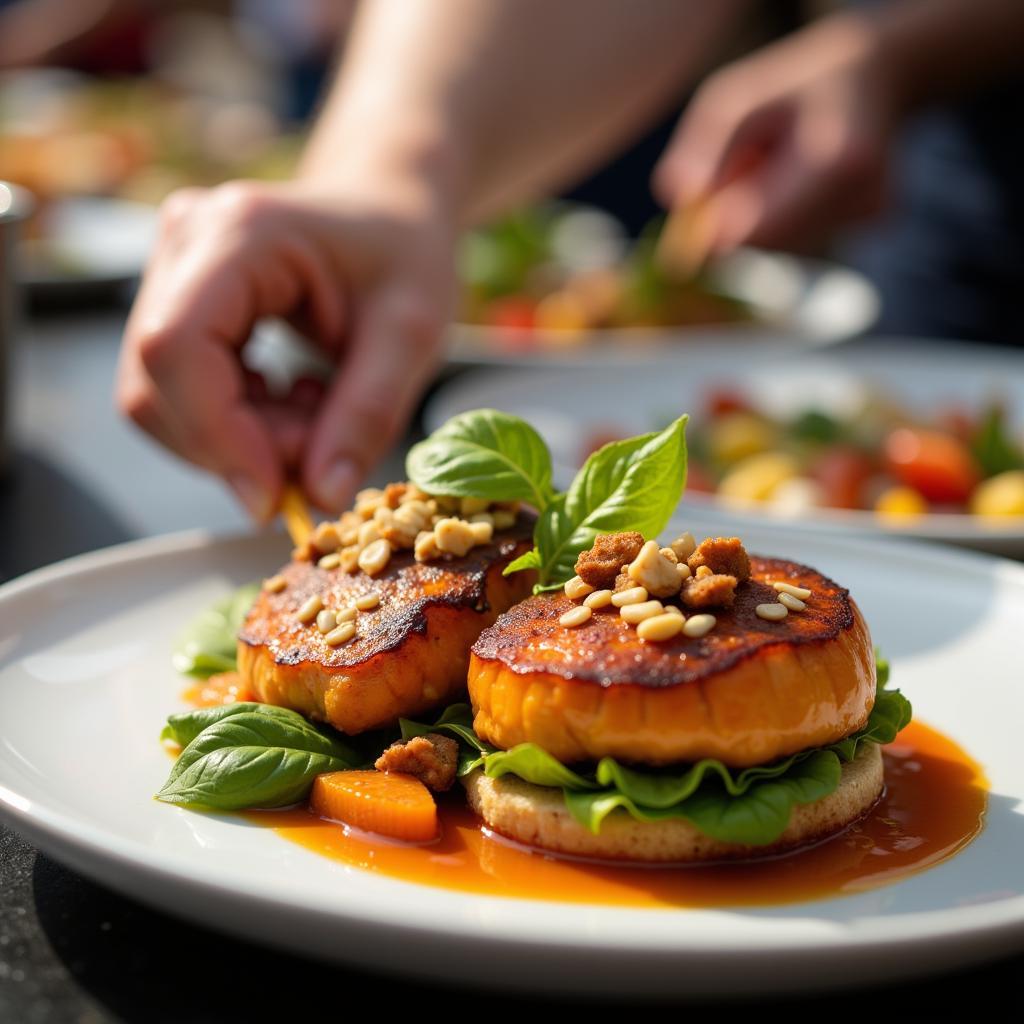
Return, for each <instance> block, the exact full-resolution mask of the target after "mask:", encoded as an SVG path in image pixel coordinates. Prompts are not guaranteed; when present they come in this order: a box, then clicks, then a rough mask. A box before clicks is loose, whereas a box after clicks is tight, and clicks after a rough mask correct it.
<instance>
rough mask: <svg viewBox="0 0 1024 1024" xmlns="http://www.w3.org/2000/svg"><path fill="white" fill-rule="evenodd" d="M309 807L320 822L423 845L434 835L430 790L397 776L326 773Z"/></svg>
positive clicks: (434, 809) (434, 814)
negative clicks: (327, 820)
mask: <svg viewBox="0 0 1024 1024" xmlns="http://www.w3.org/2000/svg"><path fill="white" fill-rule="evenodd" d="M309 802H310V806H311V807H312V808H313V811H314V812H315V813H316V814H319V815H320V817H322V818H330V819H331V820H332V821H340V822H342V823H343V824H345V825H352V826H353V827H354V828H359V829H362V830H363V831H365V832H376V833H378V834H379V835H382V836H390V837H391V838H393V839H405V840H407V841H409V842H414V843H422V842H427V841H428V840H430V839H433V838H434V837H435V836H436V835H437V805H436V804H435V803H434V798H433V797H432V796H431V795H430V790H429V789H427V787H426V786H424V785H423V783H422V782H420V780H419V779H414V778H413V777H412V776H411V775H400V774H398V773H397V772H377V771H353V772H328V773H326V774H325V775H318V776H317V777H316V779H315V780H314V782H313V793H312V795H311V796H310V800H309Z"/></svg>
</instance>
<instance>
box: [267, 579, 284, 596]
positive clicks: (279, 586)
mask: <svg viewBox="0 0 1024 1024" xmlns="http://www.w3.org/2000/svg"><path fill="white" fill-rule="evenodd" d="M287 586H288V581H287V580H286V579H285V578H284V577H283V576H271V577H270V579H268V580H264V581H263V589H264V590H265V591H266V592H267V593H268V594H280V593H281V591H282V590H284V588H285V587H287Z"/></svg>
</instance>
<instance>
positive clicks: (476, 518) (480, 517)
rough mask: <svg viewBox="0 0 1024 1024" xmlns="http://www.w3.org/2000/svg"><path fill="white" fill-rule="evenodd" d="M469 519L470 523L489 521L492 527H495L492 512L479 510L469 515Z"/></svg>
mask: <svg viewBox="0 0 1024 1024" xmlns="http://www.w3.org/2000/svg"><path fill="white" fill-rule="evenodd" d="M469 521H470V523H487V524H488V525H489V526H490V527H491V529H494V516H492V515H491V513H490V512H477V513H476V514H475V515H471V516H470V517H469Z"/></svg>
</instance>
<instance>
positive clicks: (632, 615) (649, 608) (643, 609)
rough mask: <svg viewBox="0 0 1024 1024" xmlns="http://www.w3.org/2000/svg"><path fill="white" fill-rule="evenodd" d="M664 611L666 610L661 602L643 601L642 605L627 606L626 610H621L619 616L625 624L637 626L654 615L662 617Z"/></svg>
mask: <svg viewBox="0 0 1024 1024" xmlns="http://www.w3.org/2000/svg"><path fill="white" fill-rule="evenodd" d="M664 611H665V608H664V606H663V605H662V603H661V602H660V601H643V602H642V603H640V604H627V605H626V606H625V607H624V608H620V609H619V615H621V616H622V621H623V622H628V623H629V624H630V625H631V626H635V625H636V624H637V623H638V622H643V621H644V619H649V618H651V617H652V616H654V615H661V614H662V613H663V612H664Z"/></svg>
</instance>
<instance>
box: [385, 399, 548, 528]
mask: <svg viewBox="0 0 1024 1024" xmlns="http://www.w3.org/2000/svg"><path fill="white" fill-rule="evenodd" d="M405 468H406V473H407V475H408V477H409V479H410V480H412V482H413V483H414V484H416V486H417V487H421V488H422V489H423V490H424V491H427V492H428V493H430V494H447V495H455V496H457V497H472V498H488V499H490V500H491V501H517V500H520V501H528V502H529V503H530V504H531V505H533V506H535V507H536V508H537V509H542V508H544V506H545V505H546V504H547V503H548V501H549V500H550V498H551V493H552V492H551V453H550V452H549V451H548V447H547V445H546V444H545V443H544V441H543V439H542V438H541V436H540V434H538V433H537V431H536V430H534V429H533V427H531V426H530V424H529V423H527V422H526V421H525V420H521V419H520V418H519V417H518V416H512V415H510V414H509V413H505V412H498V411H497V410H496V409H475V410H473V411H472V412H464V413H462V415H460V416H455V417H453V418H452V419H450V420H449V421H448V422H447V423H445V424H444V426H442V427H440V428H439V429H437V430H435V431H434V433H433V434H431V435H430V437H428V438H427V439H426V440H424V441H420V443H419V444H416V445H414V446H413V447H412V448H411V449H410V450H409V454H408V457H407V458H406V463H405Z"/></svg>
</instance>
